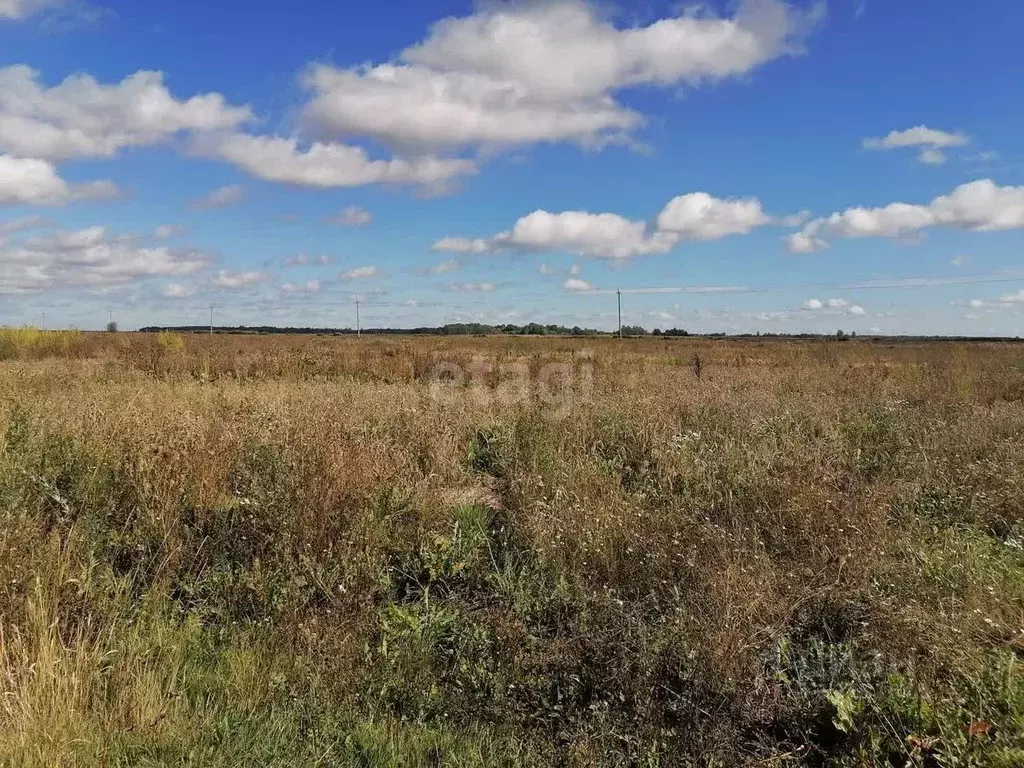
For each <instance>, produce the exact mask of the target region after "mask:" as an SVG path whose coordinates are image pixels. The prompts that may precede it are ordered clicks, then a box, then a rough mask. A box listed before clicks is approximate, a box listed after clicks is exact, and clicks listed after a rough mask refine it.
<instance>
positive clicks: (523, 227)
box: [492, 210, 677, 259]
mask: <svg viewBox="0 0 1024 768" xmlns="http://www.w3.org/2000/svg"><path fill="white" fill-rule="evenodd" d="M676 239H677V238H676V237H675V235H673V234H671V233H665V232H653V233H650V234H648V232H647V225H646V223H644V222H642V221H631V220H630V219H627V218H624V217H622V216H619V215H618V214H615V213H587V212H586V211H563V212H562V213H551V212H549V211H544V210H536V211H534V212H533V213H530V214H527V215H526V216H523V217H522V218H520V219H519V220H518V221H516V223H515V224H514V225H513V226H512V229H511V230H510V231H508V232H502V233H500V234H498V235H496V236H495V237H494V238H493V239H492V243H493V245H494V246H496V247H499V248H500V247H511V248H518V249H522V250H531V251H569V252H570V253H579V254H583V255H586V256H597V257H599V258H608V259H626V258H630V257H632V256H639V255H643V254H649V253H664V252H666V251H668V250H670V249H671V248H672V246H673V245H674V244H675V242H676Z"/></svg>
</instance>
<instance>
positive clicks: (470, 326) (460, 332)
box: [139, 323, 647, 336]
mask: <svg viewBox="0 0 1024 768" xmlns="http://www.w3.org/2000/svg"><path fill="white" fill-rule="evenodd" d="M139 331H140V332H142V333H157V332H159V331H176V332H178V333H209V332H210V326H208V325H182V326H173V327H170V326H147V327H145V328H140V329H139ZM213 332H214V333H252V334H275V333H292V334H330V335H341V336H344V335H355V333H356V330H355V329H354V328H312V327H303V328H281V327H278V326H273V325H256V326H247V325H240V326H237V327H223V326H221V327H216V326H215V327H214V329H213ZM361 333H363V334H365V335H367V336H379V335H387V334H401V335H403V336H407V335H423V336H426V335H430V336H480V335H485V336H495V335H509V336H609V335H612V334H610V333H608V332H607V331H599V330H596V329H594V328H581V327H580V326H578V325H574V326H572V327H571V328H570V327H568V326H565V325H553V324H550V325H542V324H540V323H527V324H526V325H513V324H504V325H485V324H483V323H448V324H447V325H440V326H421V327H418V328H364V329H363V330H362V331H361ZM623 333H626V329H625V328H623ZM646 333H647V331H645V330H644V329H643V328H640V329H639V332H638V333H636V334H635V335H643V334H646Z"/></svg>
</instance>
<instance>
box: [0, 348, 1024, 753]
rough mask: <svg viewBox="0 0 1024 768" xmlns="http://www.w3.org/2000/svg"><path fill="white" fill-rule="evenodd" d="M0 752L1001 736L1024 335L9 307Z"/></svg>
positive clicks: (1009, 742)
mask: <svg viewBox="0 0 1024 768" xmlns="http://www.w3.org/2000/svg"><path fill="white" fill-rule="evenodd" d="M502 366H505V367H504V368H503V367H502ZM511 366H515V367H514V368H513V367H511ZM553 366H561V367H553ZM513 370H514V371H516V372H517V374H516V376H517V377H518V378H516V377H513V378H515V381H514V382H513V384H512V385H510V384H509V381H508V380H507V379H508V377H507V375H506V374H508V372H509V371H513ZM439 371H440V372H443V373H444V375H438V372H439ZM459 371H465V372H467V373H466V375H464V376H462V375H458V372H459ZM552 371H554V375H549V374H551V372H552ZM0 764H3V765H11V766H46V767H49V766H79V765H81V766H92V765H103V766H156V765H191V766H267V765H281V766H298V765H303V766H305V765H309V766H349V765H353V766H545V765H552V766H555V765H558V766H561V765H567V766H606V765H607V766H627V765H628V766H658V765H673V766H674V765H702V766H744V765H748V766H770V765H786V766H790V765H792V766H826V765H827V766H873V765H890V766H949V767H952V766H1002V767H1003V768H1012V767H1013V766H1021V765H1024V346H1021V345H1015V344H1012V343H971V344H953V343H917V342H914V343H903V344H886V343H872V342H869V341H863V340H852V341H844V342H839V341H836V340H807V341H799V342H796V341H778V340H770V341H768V340H765V341H754V340H745V341H742V342H738V341H729V340H708V339H700V338H693V337H690V338H671V339H669V338H644V339H626V340H621V341H620V340H617V339H611V338H599V339H589V338H556V337H546V338H531V337H500V338H485V337H479V338H478V337H457V338H456V337H452V338H437V337H420V338H402V337H373V338H362V339H356V338H351V337H344V338H341V337H316V336H275V337H259V338H258V337H245V336H213V337H209V336H200V335H195V336H193V335H183V336H182V335H177V334H174V333H171V332H164V333H161V334H159V335H157V334H152V335H151V334H137V333H131V334H129V333H117V334H115V333H110V334H88V333H85V334H79V333H58V332H41V331H34V330H32V329H21V330H13V331H12V330H4V331H0Z"/></svg>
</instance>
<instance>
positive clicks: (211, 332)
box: [210, 301, 213, 336]
mask: <svg viewBox="0 0 1024 768" xmlns="http://www.w3.org/2000/svg"><path fill="white" fill-rule="evenodd" d="M210 336H213V302H212V301H211V302H210Z"/></svg>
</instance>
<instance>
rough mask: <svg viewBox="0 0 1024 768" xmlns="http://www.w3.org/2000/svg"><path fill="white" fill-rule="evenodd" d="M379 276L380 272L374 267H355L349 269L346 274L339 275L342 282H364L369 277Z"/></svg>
mask: <svg viewBox="0 0 1024 768" xmlns="http://www.w3.org/2000/svg"><path fill="white" fill-rule="evenodd" d="M379 274H380V270H378V269H377V268H376V267H356V268H355V269H350V270H348V271H347V272H342V273H341V279H342V280H364V279H367V278H371V277H377V276H378V275H379Z"/></svg>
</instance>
